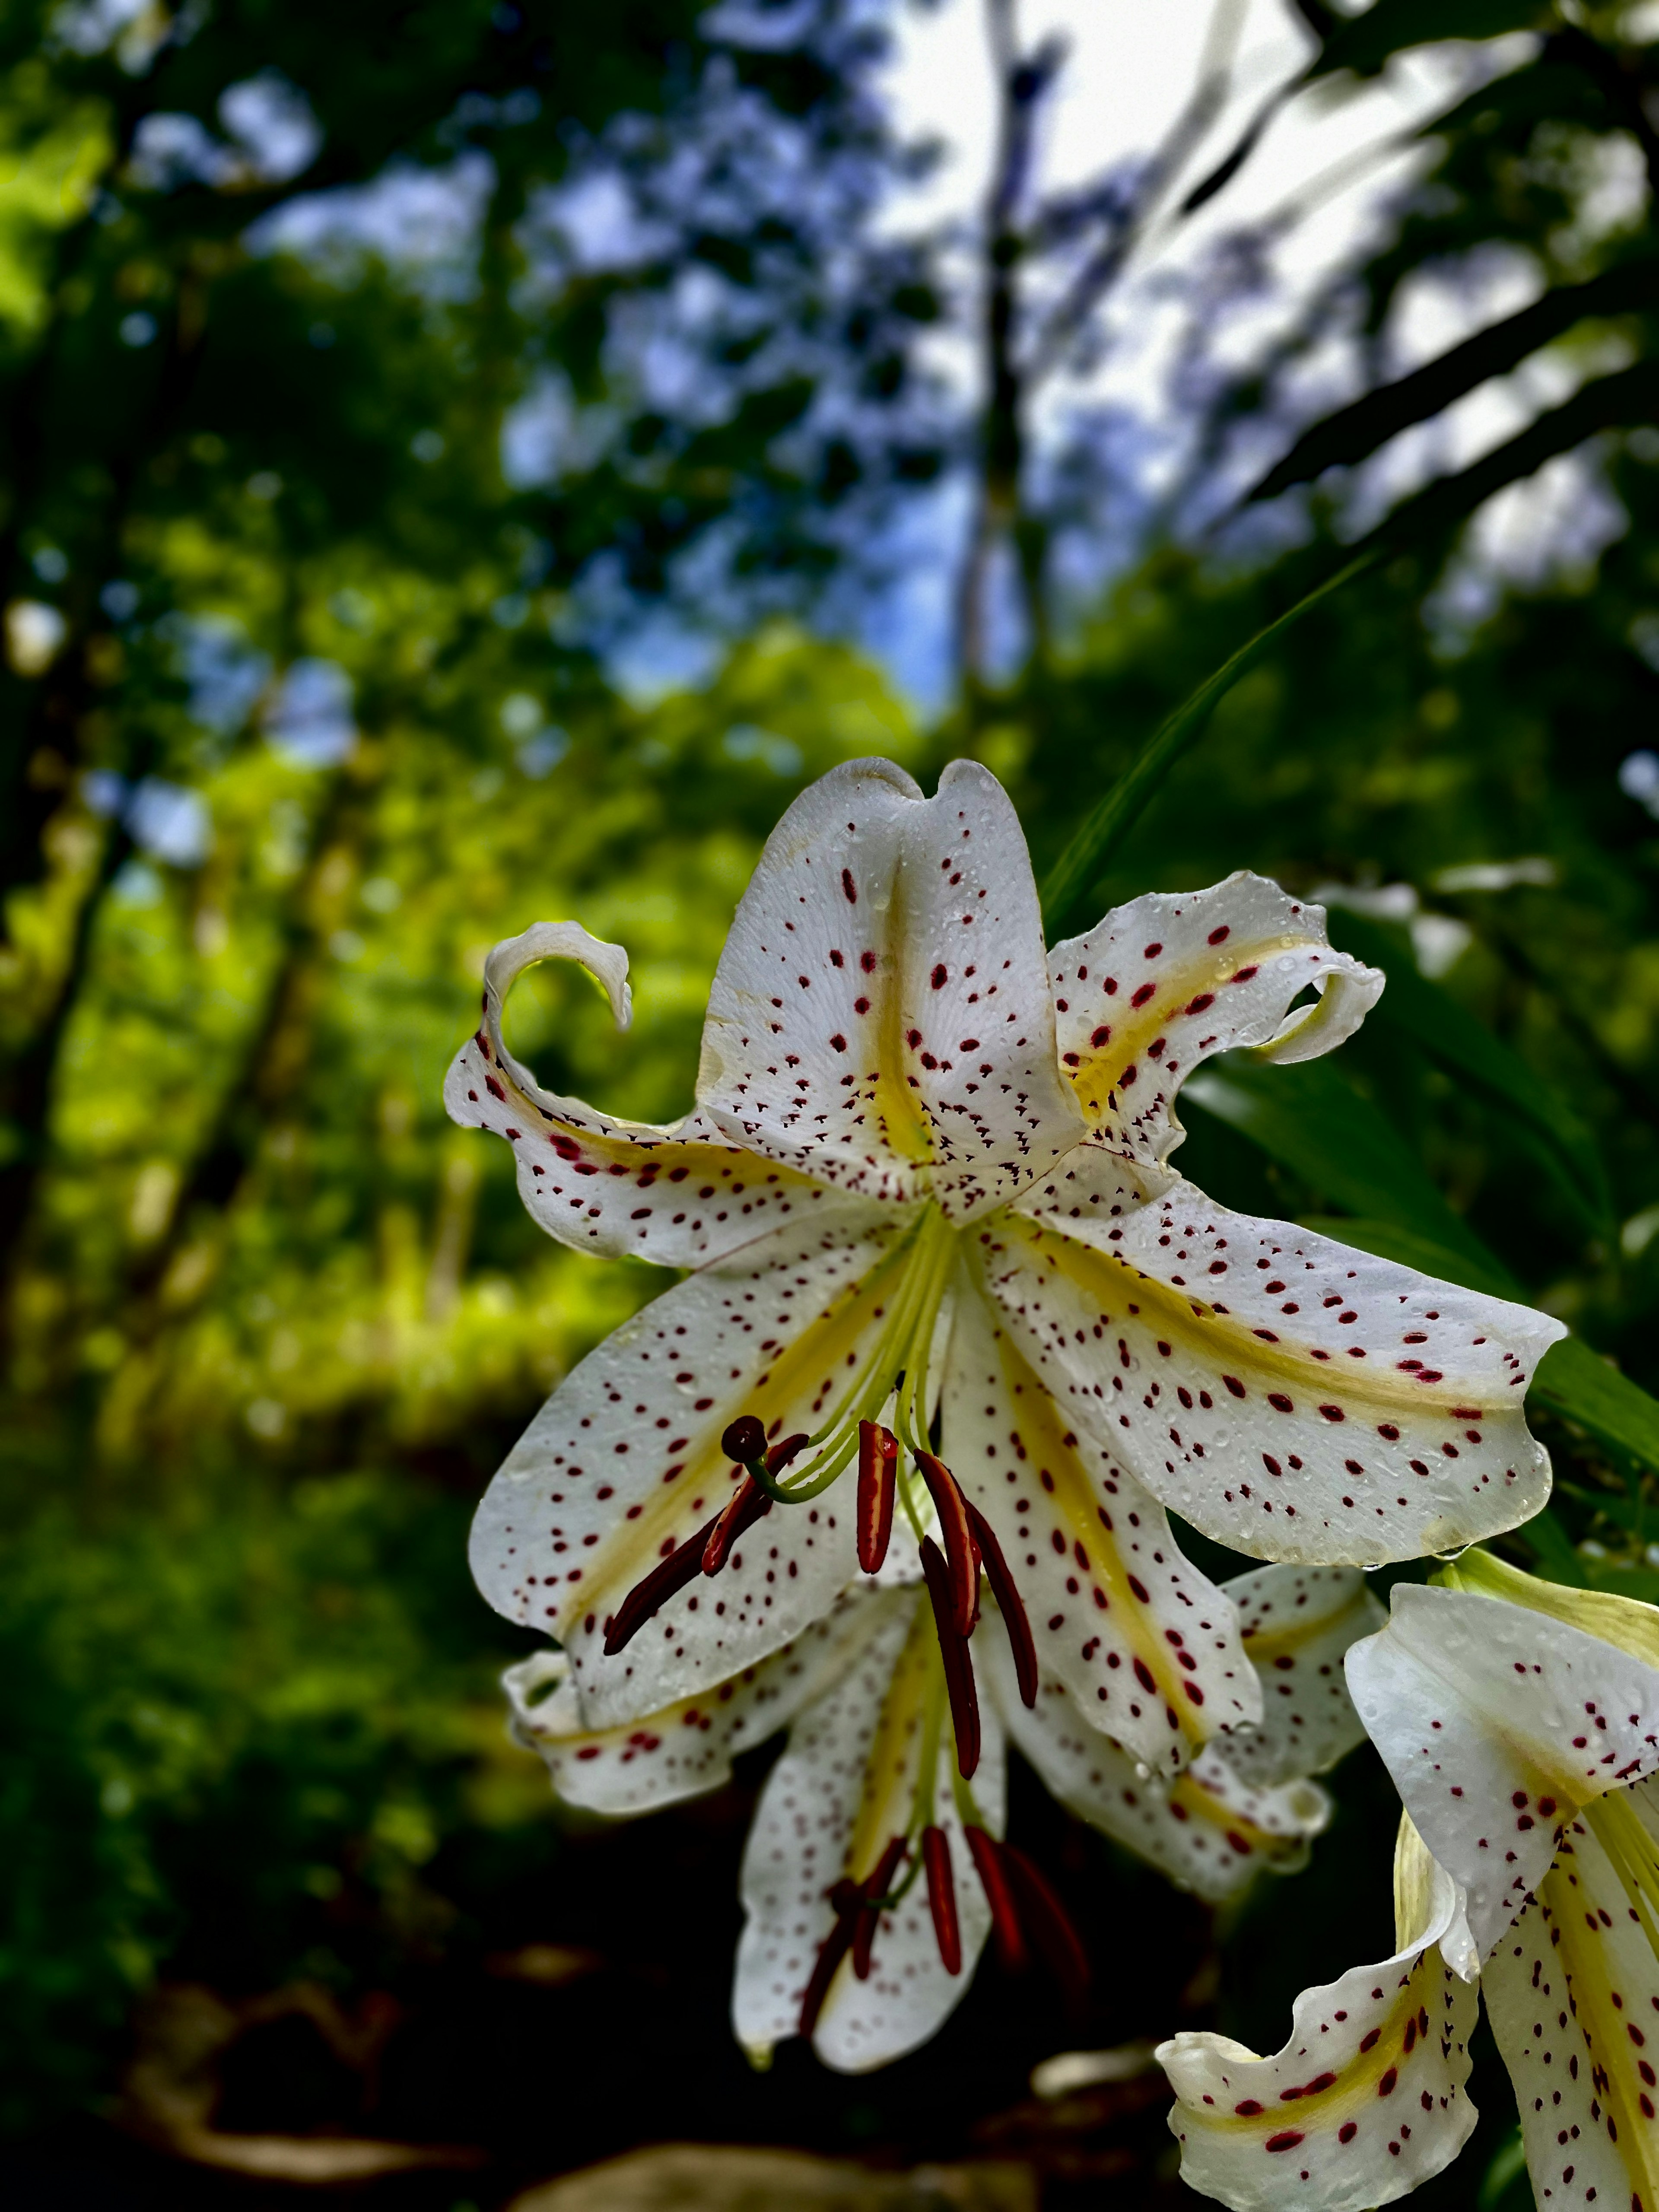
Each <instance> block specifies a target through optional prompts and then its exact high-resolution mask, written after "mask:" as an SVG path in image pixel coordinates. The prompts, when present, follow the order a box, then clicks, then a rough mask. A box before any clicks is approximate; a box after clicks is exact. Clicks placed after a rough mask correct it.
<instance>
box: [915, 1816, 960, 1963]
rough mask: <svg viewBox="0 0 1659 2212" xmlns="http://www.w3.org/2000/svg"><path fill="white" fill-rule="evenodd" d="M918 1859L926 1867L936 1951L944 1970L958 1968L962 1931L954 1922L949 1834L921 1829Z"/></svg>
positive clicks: (940, 1830)
mask: <svg viewBox="0 0 1659 2212" xmlns="http://www.w3.org/2000/svg"><path fill="white" fill-rule="evenodd" d="M921 1857H922V1863H923V1865H924V1866H926V1868H927V1903H928V1905H929V1906H930V1908H931V1909H932V1911H933V1933H934V1935H935V1936H937V1937H938V1939H939V1958H940V1960H941V1961H942V1962H943V1964H944V1967H945V1972H946V1973H947V1974H959V1973H960V1972H962V1931H961V1929H959V1928H958V1927H957V1886H956V1883H955V1881H953V1879H952V1878H951V1838H949V1836H947V1835H946V1834H945V1831H944V1829H943V1828H939V1827H933V1826H929V1827H926V1828H924V1829H923V1830H922V1832H921Z"/></svg>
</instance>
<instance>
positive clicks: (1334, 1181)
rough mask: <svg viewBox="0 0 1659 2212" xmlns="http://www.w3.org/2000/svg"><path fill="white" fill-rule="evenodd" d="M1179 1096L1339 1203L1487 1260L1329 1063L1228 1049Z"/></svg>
mask: <svg viewBox="0 0 1659 2212" xmlns="http://www.w3.org/2000/svg"><path fill="white" fill-rule="evenodd" d="M1181 1096H1182V1103H1183V1104H1185V1103H1187V1102H1188V1101H1189V1100H1190V1101H1191V1102H1192V1103H1194V1104H1195V1105H1197V1106H1199V1107H1200V1108H1201V1109H1203V1110H1204V1111H1205V1112H1206V1114H1213V1115H1216V1116H1217V1118H1218V1120H1220V1121H1226V1122H1229V1123H1231V1126H1232V1127H1234V1128H1235V1129H1238V1130H1240V1131H1242V1132H1243V1134H1244V1135H1245V1136H1247V1137H1249V1138H1250V1139H1252V1140H1253V1141H1254V1142H1255V1144H1258V1145H1259V1146H1261V1149H1262V1151H1263V1152H1266V1153H1267V1155H1268V1157H1269V1158H1272V1159H1275V1160H1277V1161H1278V1162H1279V1164H1280V1165H1281V1166H1283V1167H1287V1168H1289V1169H1291V1170H1292V1172H1293V1173H1294V1174H1296V1175H1297V1176H1299V1177H1301V1179H1302V1180H1303V1181H1304V1182H1309V1183H1311V1184H1312V1185H1313V1186H1314V1188H1316V1190H1322V1191H1323V1192H1324V1193H1325V1194H1326V1195H1327V1196H1328V1197H1329V1198H1334V1199H1335V1200H1337V1202H1338V1203H1339V1205H1342V1206H1352V1208H1353V1210H1354V1212H1356V1213H1358V1214H1370V1215H1375V1216H1378V1217H1380V1218H1383V1220H1385V1221H1389V1222H1397V1223H1398V1224H1399V1225H1401V1227H1402V1228H1405V1229H1407V1230H1409V1231H1412V1232H1413V1234H1415V1235H1416V1236H1417V1237H1419V1238H1421V1239H1422V1240H1423V1241H1424V1243H1425V1244H1431V1245H1438V1246H1441V1247H1443V1248H1444V1249H1447V1250H1449V1251H1454V1252H1459V1253H1461V1254H1462V1255H1464V1260H1465V1264H1466V1265H1467V1264H1468V1261H1474V1262H1475V1264H1477V1265H1481V1264H1485V1263H1488V1262H1490V1260H1491V1255H1489V1254H1488V1253H1487V1252H1486V1247H1485V1246H1484V1245H1483V1244H1482V1243H1481V1242H1480V1238H1479V1237H1476V1236H1475V1234H1474V1231H1473V1230H1471V1229H1470V1228H1469V1227H1468V1225H1467V1224H1466V1223H1465V1222H1464V1221H1463V1220H1462V1218H1461V1216H1459V1215H1458V1214H1456V1213H1454V1212H1453V1211H1452V1209H1451V1207H1450V1206H1448V1205H1447V1203H1446V1201H1445V1200H1444V1199H1443V1197H1442V1196H1441V1194H1440V1193H1439V1192H1438V1191H1437V1189H1436V1188H1435V1186H1434V1184H1433V1183H1432V1182H1431V1180H1430V1178H1429V1176H1428V1175H1427V1173H1426V1172H1425V1170H1424V1168H1423V1166H1422V1164H1421V1163H1420V1162H1419V1159H1418V1158H1417V1156H1416V1154H1415V1153H1414V1152H1413V1151H1412V1149H1411V1147H1410V1146H1408V1145H1407V1143H1406V1141H1405V1139H1403V1138H1402V1137H1401V1135H1400V1134H1399V1133H1398V1132H1397V1131H1396V1130H1395V1127H1393V1125H1392V1124H1391V1123H1390V1122H1389V1121H1388V1119H1387V1118H1386V1116H1385V1115H1383V1112H1382V1111H1381V1109H1379V1108H1377V1107H1376V1106H1374V1105H1373V1104H1372V1103H1371V1102H1370V1099H1369V1098H1364V1097H1361V1095H1360V1094H1359V1092H1358V1091H1356V1090H1355V1089H1354V1087H1353V1085H1352V1084H1351V1083H1349V1082H1347V1081H1346V1079H1345V1078H1344V1077H1343V1076H1341V1075H1340V1073H1338V1072H1337V1070H1336V1068H1335V1067H1334V1066H1333V1065H1332V1063H1331V1062H1330V1061H1329V1060H1303V1061H1301V1062H1299V1063H1298V1064H1297V1065H1295V1066H1290V1067H1274V1066H1269V1065H1267V1063H1265V1062H1263V1061H1261V1060H1251V1059H1250V1058H1249V1056H1248V1055H1247V1054H1243V1053H1229V1054H1226V1055H1225V1057H1224V1058H1222V1059H1220V1060H1216V1061H1214V1062H1212V1065H1211V1066H1208V1067H1206V1068H1205V1069H1204V1070H1203V1071H1202V1072H1201V1073H1199V1074H1197V1075H1195V1076H1194V1077H1193V1078H1192V1079H1191V1080H1190V1081H1189V1082H1188V1084H1187V1085H1186V1087H1185V1089H1184V1090H1183V1091H1182V1094H1181Z"/></svg>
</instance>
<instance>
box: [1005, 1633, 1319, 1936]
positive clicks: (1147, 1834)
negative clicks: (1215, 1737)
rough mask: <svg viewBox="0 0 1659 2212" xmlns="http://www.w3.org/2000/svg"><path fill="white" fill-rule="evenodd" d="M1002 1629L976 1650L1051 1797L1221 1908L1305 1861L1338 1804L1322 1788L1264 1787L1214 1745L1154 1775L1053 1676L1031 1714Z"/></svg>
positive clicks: (1298, 1785) (1017, 1741) (1045, 1680)
mask: <svg viewBox="0 0 1659 2212" xmlns="http://www.w3.org/2000/svg"><path fill="white" fill-rule="evenodd" d="M996 1626H997V1623H996V1622H995V1620H994V1619H993V1620H989V1621H987V1623H986V1624H985V1625H983V1626H981V1629H980V1632H979V1634H978V1636H976V1637H975V1648H976V1649H978V1650H979V1651H980V1666H981V1670H982V1672H983V1674H985V1676H986V1678H987V1680H988V1681H989V1683H990V1686H991V1693H992V1696H993V1698H994V1700H995V1703H996V1708H997V1711H998V1712H999V1713H1000V1715H1001V1717H1002V1723H1003V1726H1004V1727H1005V1728H1006V1729H1007V1731H1008V1734H1009V1735H1010V1736H1011V1737H1012V1740H1013V1741H1014V1743H1015V1744H1016V1745H1017V1746H1018V1748H1019V1749H1020V1750H1021V1751H1022V1752H1024V1754H1025V1756H1026V1758H1027V1759H1029V1760H1030V1763H1031V1765H1033V1766H1034V1767H1035V1768H1036V1771H1037V1773H1038V1775H1039V1776H1040V1777H1041V1778H1042V1783H1043V1784H1044V1786H1045V1788H1046V1789H1047V1790H1048V1792H1049V1794H1050V1795H1051V1796H1054V1797H1057V1798H1058V1799H1059V1801H1060V1803H1061V1804H1062V1805H1064V1806H1065V1807H1066V1808H1067V1810H1068V1811H1070V1812H1073V1813H1075V1814H1077V1816H1078V1818H1079V1820H1087V1821H1088V1822H1089V1823H1090V1825H1091V1826H1092V1827H1096V1828H1099V1829H1100V1830H1102V1831H1103V1833H1105V1834H1106V1835H1109V1836H1110V1837H1112V1838H1114V1840H1115V1841H1116V1842H1118V1843H1120V1844H1123V1845H1124V1846H1125V1847H1126V1848H1127V1850H1132V1851H1133V1852H1135V1853H1136V1854H1137V1855H1138V1856H1139V1857H1141V1858H1144V1859H1146V1861H1147V1862H1148V1863H1150V1864H1151V1865H1152V1866H1155V1867H1156V1868H1157V1869H1158V1872H1159V1873H1160V1874H1163V1875H1167V1876H1168V1877H1169V1879H1170V1881H1173V1882H1175V1883H1176V1885H1177V1886H1178V1887H1181V1888H1182V1889H1191V1890H1196V1892H1197V1893H1198V1894H1199V1895H1200V1897H1202V1898H1206V1899H1208V1900H1209V1901H1210V1902H1211V1903H1212V1904H1215V1905H1218V1904H1220V1903H1222V1902H1223V1901H1224V1900H1225V1899H1228V1898H1232V1897H1237V1896H1240V1895H1242V1893H1243V1891H1244V1890H1245V1889H1247V1888H1248V1887H1249V1885H1250V1883H1251V1882H1252V1881H1254V1880H1255V1877H1256V1875H1259V1874H1261V1873H1263V1872H1264V1871H1266V1870H1267V1869H1270V1868H1271V1869H1273V1871H1274V1872H1275V1873H1279V1874H1289V1873H1292V1872H1294V1871H1295V1869H1297V1868H1298V1867H1299V1866H1301V1865H1302V1864H1303V1863H1304V1861H1305V1859H1306V1857H1307V1855H1308V1843H1309V1839H1310V1838H1311V1837H1313V1836H1316V1835H1317V1834H1318V1833H1319V1832H1320V1830H1321V1829H1322V1827H1323V1826H1325V1824H1326V1822H1327V1821H1328V1819H1329V1818H1330V1800H1329V1799H1328V1797H1327V1796H1326V1795H1325V1792H1324V1791H1323V1790H1322V1789H1320V1787H1319V1786H1318V1784H1316V1783H1313V1782H1294V1783H1291V1784H1289V1785H1288V1786H1287V1787H1285V1788H1282V1789H1275V1790H1254V1789H1252V1788H1250V1786H1249V1784H1247V1783H1244V1782H1243V1781H1241V1780H1240V1779H1239V1778H1238V1776H1237V1774H1235V1773H1234V1772H1233V1771H1232V1770H1231V1767H1230V1766H1229V1765H1228V1764H1227V1762H1226V1760H1225V1759H1224V1758H1223V1756H1222V1755H1221V1753H1220V1752H1219V1751H1218V1749H1217V1748H1216V1747H1215V1746H1213V1745H1212V1746H1211V1747H1210V1748H1209V1749H1208V1750H1206V1751H1204V1752H1201V1753H1200V1755H1199V1756H1198V1758H1197V1759H1195V1760H1194V1763H1193V1764H1192V1765H1190V1766H1189V1767H1188V1768H1187V1769H1186V1771H1184V1772H1183V1773H1181V1774H1177V1775H1176V1776H1175V1777H1174V1778H1173V1779H1171V1780H1169V1781H1167V1782H1166V1781H1164V1779H1162V1778H1158V1777H1156V1776H1149V1775H1148V1774H1147V1773H1146V1768H1145V1765H1144V1764H1143V1763H1142V1762H1141V1761H1139V1760H1138V1759H1133V1758H1132V1757H1131V1756H1130V1755H1129V1753H1127V1751H1125V1750H1124V1749H1123V1748H1122V1747H1121V1745H1120V1744H1117V1743H1115V1742H1114V1741H1112V1739H1111V1738H1110V1737H1109V1736H1104V1735H1101V1734H1100V1733H1099V1732H1098V1730H1097V1729H1092V1728H1091V1727H1089V1726H1088V1724H1087V1723H1085V1722H1084V1721H1083V1720H1081V1719H1080V1718H1079V1715H1078V1711H1077V1708H1076V1707H1075V1705H1073V1702H1072V1699H1071V1698H1070V1696H1069V1695H1068V1694H1067V1692H1066V1690H1065V1688H1064V1687H1063V1686H1062V1685H1061V1684H1060V1683H1059V1682H1056V1681H1055V1680H1054V1678H1053V1676H1052V1675H1048V1676H1045V1677H1044V1678H1043V1680H1042V1684H1041V1686H1040V1687H1039V1689H1038V1692H1037V1701H1036V1706H1035V1707H1033V1708H1030V1709H1029V1710H1028V1708H1027V1707H1026V1706H1025V1705H1024V1704H1023V1703H1022V1701H1021V1699H1020V1696H1019V1691H1018V1684H1017V1683H1016V1681H1015V1680H1014V1671H1013V1665H1012V1661H1011V1660H1010V1659H1009V1657H1008V1656H1007V1652H1006V1647H1005V1646H1004V1645H1002V1644H1001V1643H1000V1640H999V1638H997V1636H996V1635H995V1633H994V1631H995V1629H996ZM981 1640H982V1643H981Z"/></svg>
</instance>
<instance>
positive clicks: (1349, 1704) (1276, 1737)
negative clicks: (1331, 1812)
mask: <svg viewBox="0 0 1659 2212" xmlns="http://www.w3.org/2000/svg"><path fill="white" fill-rule="evenodd" d="M1222 1588H1223V1589H1224V1590H1225V1593H1226V1595H1228V1596H1229V1597H1230V1598H1231V1600H1232V1601H1233V1603H1234V1604H1235V1605H1236V1606H1237V1608H1238V1626H1239V1632H1240V1634H1241V1635H1242V1637H1243V1642H1244V1649H1245V1651H1246V1652H1247V1654H1248V1655H1249V1658H1250V1660H1251V1662H1253V1664H1254V1665H1255V1669H1256V1672H1257V1674H1259V1675H1260V1676H1261V1708H1262V1711H1261V1727H1260V1728H1259V1729H1254V1730H1249V1731H1247V1732H1245V1733H1244V1734H1243V1735H1230V1736H1227V1737H1226V1738H1225V1739H1224V1740H1223V1741H1222V1742H1221V1743H1220V1744H1219V1746H1218V1749H1219V1750H1220V1751H1221V1753H1223V1755H1224V1756H1225V1759H1226V1761H1227V1763H1228V1765H1230V1766H1231V1768H1232V1769H1233V1770H1234V1771H1235V1772H1236V1773H1237V1774H1238V1775H1239V1776H1240V1777H1241V1778H1243V1780H1245V1781H1247V1782H1252V1783H1254V1784H1255V1785H1256V1786H1257V1787H1258V1788H1259V1789H1266V1788H1268V1787H1270V1786H1271V1785H1272V1784H1274V1783H1277V1782H1288V1781H1290V1780H1291V1778H1292V1777H1293V1776H1295V1775H1300V1774H1322V1773H1324V1771H1325V1770H1326V1769H1327V1768H1328V1767H1331V1766H1334V1765H1335V1764H1336V1762H1337V1760H1338V1759H1340V1758H1341V1757H1342V1756H1343V1754H1344V1753H1346V1752H1350V1751H1352V1749H1353V1747H1354V1746H1355V1744H1357V1743H1359V1742H1361V1741H1363V1740H1364V1734H1365V1731H1364V1727H1363V1726H1362V1725H1361V1723H1360V1719H1359V1716H1358V1713H1357V1712H1355V1711H1354V1709H1353V1699H1352V1698H1351V1697H1350V1696H1349V1695H1348V1680H1347V1676H1346V1674H1345V1673H1344V1671H1343V1666H1342V1661H1343V1656H1344V1655H1345V1653H1346V1651H1347V1649H1348V1646H1349V1645H1350V1644H1354V1643H1357V1642H1358V1639H1359V1638H1361V1637H1362V1636H1371V1635H1374V1634H1375V1633H1376V1631H1377V1630H1378V1629H1379V1628H1381V1627H1382V1626H1383V1623H1384V1621H1385V1620H1387V1619H1388V1615H1387V1614H1386V1613H1384V1612H1383V1607H1381V1606H1380V1605H1379V1604H1378V1603H1377V1601H1376V1599H1375V1598H1374V1597H1373V1596H1372V1595H1371V1593H1370V1588H1369V1586H1368V1584H1367V1583H1366V1581H1365V1577H1364V1575H1363V1574H1362V1573H1361V1572H1360V1571H1359V1570H1358V1568H1357V1567H1296V1566H1274V1567H1255V1568H1253V1569H1252V1570H1251V1571H1250V1572H1249V1574H1245V1575H1236V1576H1234V1577H1233V1578H1232V1580H1231V1582H1228V1583H1223V1585H1222Z"/></svg>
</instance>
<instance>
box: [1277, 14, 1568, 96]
mask: <svg viewBox="0 0 1659 2212" xmlns="http://www.w3.org/2000/svg"><path fill="white" fill-rule="evenodd" d="M1554 17H1555V10H1554V9H1553V8H1551V7H1546V6H1540V5H1538V4H1537V0H1534V4H1532V5H1531V6H1528V5H1526V4H1525V0H1377V4H1376V6H1375V7H1374V8H1368V9H1366V10H1365V12H1364V15H1361V16H1359V17H1358V20H1357V21H1352V22H1347V23H1344V24H1342V25H1341V26H1340V28H1339V29H1337V30H1336V31H1334V32H1333V33H1332V34H1331V36H1330V37H1329V38H1328V39H1327V40H1326V41H1325V44H1324V46H1322V48H1321V50H1320V52H1319V53H1318V54H1317V55H1316V57H1315V59H1314V63H1313V66H1312V68H1311V70H1310V72H1309V74H1310V76H1316V77H1319V76H1329V75H1330V73H1331V72H1332V70H1342V69H1347V70H1355V71H1356V72H1357V73H1358V75H1360V76H1371V75H1374V74H1375V73H1376V70H1380V69H1381V68H1382V67H1383V64H1384V63H1385V62H1387V61H1388V60H1389V57H1390V56H1391V55H1394V54H1397V53H1401V52H1404V51H1405V49H1406V48H1407V47H1408V46H1431V45H1433V44H1435V43H1437V41H1438V40H1442V39H1496V38H1501V37H1502V36H1503V34H1504V32H1506V31H1541V30H1547V29H1548V28H1549V27H1550V26H1551V24H1552V23H1553V20H1554Z"/></svg>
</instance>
